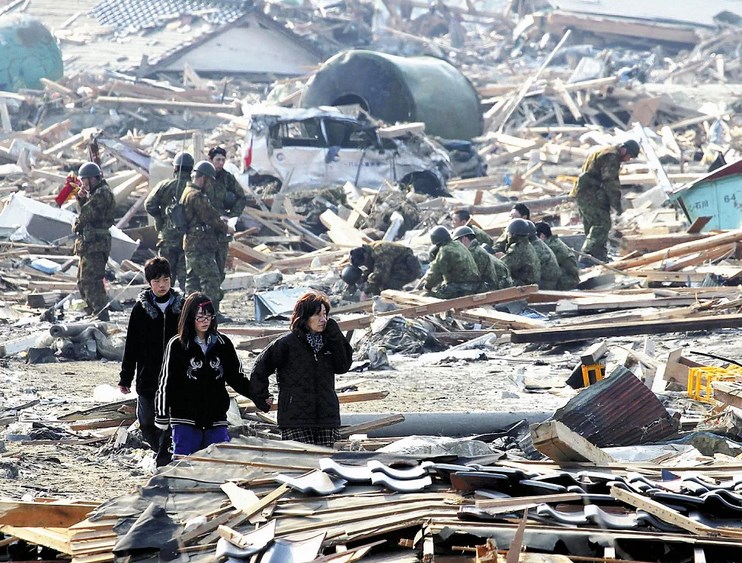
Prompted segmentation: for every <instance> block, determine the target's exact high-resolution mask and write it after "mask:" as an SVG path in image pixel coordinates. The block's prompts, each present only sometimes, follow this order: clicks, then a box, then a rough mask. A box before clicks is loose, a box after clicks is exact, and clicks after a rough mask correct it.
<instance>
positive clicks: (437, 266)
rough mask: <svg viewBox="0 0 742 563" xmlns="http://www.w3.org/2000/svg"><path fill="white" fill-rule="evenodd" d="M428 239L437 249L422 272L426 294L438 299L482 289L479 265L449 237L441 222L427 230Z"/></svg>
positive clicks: (451, 297) (477, 291)
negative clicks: (426, 270) (440, 224)
mask: <svg viewBox="0 0 742 563" xmlns="http://www.w3.org/2000/svg"><path fill="white" fill-rule="evenodd" d="M430 241H431V242H432V243H433V244H434V245H436V246H437V247H438V252H437V254H436V255H435V258H434V259H433V261H432V262H431V263H430V269H428V273H427V274H425V289H427V290H428V294H429V295H431V296H433V297H437V298H439V299H453V298H454V297H461V296H463V295H471V294H474V293H479V292H480V291H481V290H482V283H481V281H480V277H479V268H477V263H476V262H475V261H474V258H472V255H471V253H470V252H469V251H468V250H467V249H466V247H465V246H464V245H463V244H461V243H460V242H458V241H455V240H453V239H451V234H450V233H449V232H448V229H446V228H445V227H443V226H438V227H436V228H435V229H433V230H432V231H431V233H430Z"/></svg>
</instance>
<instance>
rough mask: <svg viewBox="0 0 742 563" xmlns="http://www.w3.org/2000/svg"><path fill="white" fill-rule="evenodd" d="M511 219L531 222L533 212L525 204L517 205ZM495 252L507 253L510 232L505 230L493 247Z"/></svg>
mask: <svg viewBox="0 0 742 563" xmlns="http://www.w3.org/2000/svg"><path fill="white" fill-rule="evenodd" d="M510 218H511V219H525V220H526V221H530V220H531V210H530V209H528V206H527V205H526V204H525V203H516V204H514V205H513V208H512V209H511V210H510ZM492 247H493V248H494V250H495V252H505V251H506V250H507V248H508V231H507V229H505V230H504V231H503V232H502V234H500V236H499V237H497V240H496V241H495V243H494V244H493V245H492Z"/></svg>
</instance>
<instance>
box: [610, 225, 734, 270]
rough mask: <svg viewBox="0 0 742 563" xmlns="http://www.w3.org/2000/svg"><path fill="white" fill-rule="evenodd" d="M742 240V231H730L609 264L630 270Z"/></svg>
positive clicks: (619, 268) (612, 266)
mask: <svg viewBox="0 0 742 563" xmlns="http://www.w3.org/2000/svg"><path fill="white" fill-rule="evenodd" d="M739 240H742V230H736V231H728V232H725V233H721V234H718V235H714V236H711V237H708V238H704V239H701V240H696V241H692V242H686V243H681V244H676V245H674V246H671V247H670V248H667V249H665V250H659V251H657V252H650V253H649V254H645V255H644V256H640V257H638V258H630V259H626V260H617V261H615V262H611V263H609V264H608V266H610V267H611V268H616V269H618V270H628V269H630V268H639V267H641V266H644V265H646V264H651V263H652V262H659V261H661V260H666V259H668V258H672V257H675V256H684V255H685V254H690V253H692V252H699V251H701V250H708V249H710V248H715V247H717V246H721V245H724V244H729V243H732V242H737V241H739Z"/></svg>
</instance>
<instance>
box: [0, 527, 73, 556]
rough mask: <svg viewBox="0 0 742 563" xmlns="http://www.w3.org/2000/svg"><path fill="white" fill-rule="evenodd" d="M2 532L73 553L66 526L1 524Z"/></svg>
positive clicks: (69, 553) (66, 552)
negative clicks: (39, 526)
mask: <svg viewBox="0 0 742 563" xmlns="http://www.w3.org/2000/svg"><path fill="white" fill-rule="evenodd" d="M0 532H2V533H4V534H6V535H8V536H13V537H16V538H18V539H21V540H25V541H27V542H30V543H33V544H36V545H43V546H46V547H50V548H51V549H54V550H56V551H59V552H60V553H65V554H67V555H72V547H71V546H70V540H69V537H68V536H67V534H66V529H64V528H38V527H26V526H24V527H16V526H0Z"/></svg>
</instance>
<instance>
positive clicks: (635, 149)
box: [621, 139, 640, 158]
mask: <svg viewBox="0 0 742 563" xmlns="http://www.w3.org/2000/svg"><path fill="white" fill-rule="evenodd" d="M621 146H622V147H623V148H625V149H626V152H627V153H628V154H629V156H630V157H631V158H636V157H637V156H639V148H640V147H639V143H637V142H636V141H635V140H634V139H629V140H628V141H626V142H625V143H624V144H623V145H621Z"/></svg>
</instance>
